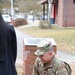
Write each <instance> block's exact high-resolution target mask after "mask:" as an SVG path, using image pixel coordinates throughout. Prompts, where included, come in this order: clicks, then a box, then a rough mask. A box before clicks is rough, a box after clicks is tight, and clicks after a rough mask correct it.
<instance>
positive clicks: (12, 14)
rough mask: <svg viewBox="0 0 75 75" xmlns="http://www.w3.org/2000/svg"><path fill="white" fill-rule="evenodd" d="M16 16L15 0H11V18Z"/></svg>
mask: <svg viewBox="0 0 75 75" xmlns="http://www.w3.org/2000/svg"><path fill="white" fill-rule="evenodd" d="M13 16H14V8H13V0H11V18H12V19H13Z"/></svg>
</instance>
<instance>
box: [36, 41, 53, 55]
mask: <svg viewBox="0 0 75 75" xmlns="http://www.w3.org/2000/svg"><path fill="white" fill-rule="evenodd" d="M51 46H52V45H51V42H49V41H48V40H42V41H41V42H39V43H38V44H37V48H38V50H37V51H36V52H35V55H37V56H40V55H43V54H44V53H45V52H48V51H50V50H51V48H52V47H51Z"/></svg>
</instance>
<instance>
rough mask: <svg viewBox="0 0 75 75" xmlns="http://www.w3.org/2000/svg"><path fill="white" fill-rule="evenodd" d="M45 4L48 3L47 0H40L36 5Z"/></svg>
mask: <svg viewBox="0 0 75 75" xmlns="http://www.w3.org/2000/svg"><path fill="white" fill-rule="evenodd" d="M45 3H48V0H41V1H39V2H38V3H37V4H40V5H42V4H45Z"/></svg>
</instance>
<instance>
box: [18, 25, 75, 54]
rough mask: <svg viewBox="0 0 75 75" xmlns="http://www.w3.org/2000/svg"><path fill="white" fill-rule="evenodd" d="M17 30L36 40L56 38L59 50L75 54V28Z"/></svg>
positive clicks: (35, 27) (34, 27)
mask: <svg viewBox="0 0 75 75" xmlns="http://www.w3.org/2000/svg"><path fill="white" fill-rule="evenodd" d="M17 29H18V30H20V31H21V32H23V33H24V34H28V35H30V36H33V37H36V38H54V40H55V42H56V44H57V48H58V49H59V50H63V51H65V52H68V53H71V54H75V28H57V27H52V29H41V28H39V27H38V26H32V27H27V28H19V27H17Z"/></svg>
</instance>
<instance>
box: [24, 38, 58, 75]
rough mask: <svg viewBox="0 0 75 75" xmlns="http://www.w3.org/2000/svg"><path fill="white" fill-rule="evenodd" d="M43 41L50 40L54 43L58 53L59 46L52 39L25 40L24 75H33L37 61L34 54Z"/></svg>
mask: <svg viewBox="0 0 75 75" xmlns="http://www.w3.org/2000/svg"><path fill="white" fill-rule="evenodd" d="M42 39H49V40H50V41H51V42H52V45H53V49H54V51H55V53H56V50H57V46H56V43H55V41H54V39H52V38H25V39H24V41H23V75H31V74H32V70H33V65H34V62H35V59H36V56H35V55H34V52H35V51H36V50H37V46H36V45H37V43H38V42H39V41H40V40H42Z"/></svg>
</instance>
